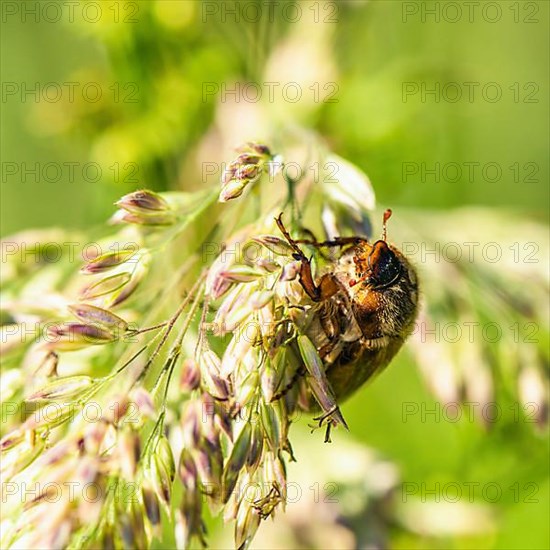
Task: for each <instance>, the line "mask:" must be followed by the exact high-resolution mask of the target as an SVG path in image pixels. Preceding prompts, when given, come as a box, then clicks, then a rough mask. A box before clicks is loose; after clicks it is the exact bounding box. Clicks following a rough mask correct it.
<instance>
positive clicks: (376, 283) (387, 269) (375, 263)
mask: <svg viewBox="0 0 550 550" xmlns="http://www.w3.org/2000/svg"><path fill="white" fill-rule="evenodd" d="M400 276H401V262H400V261H399V259H398V258H397V256H396V255H395V253H394V252H393V251H392V250H391V248H390V247H389V246H388V245H387V243H386V242H385V241H376V242H375V243H374V244H373V245H372V249H371V252H370V254H369V255H368V257H367V272H366V273H365V279H364V281H365V283H367V284H368V285H369V286H371V287H372V288H384V287H388V286H390V285H392V284H394V283H395V282H397V280H398V279H399V277H400Z"/></svg>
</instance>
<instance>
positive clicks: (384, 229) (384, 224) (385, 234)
mask: <svg viewBox="0 0 550 550" xmlns="http://www.w3.org/2000/svg"><path fill="white" fill-rule="evenodd" d="M391 215H392V211H391V208H388V209H387V210H386V211H385V212H384V216H383V217H382V240H383V241H384V242H386V240H387V237H388V231H387V224H388V220H389V219H390V218H391Z"/></svg>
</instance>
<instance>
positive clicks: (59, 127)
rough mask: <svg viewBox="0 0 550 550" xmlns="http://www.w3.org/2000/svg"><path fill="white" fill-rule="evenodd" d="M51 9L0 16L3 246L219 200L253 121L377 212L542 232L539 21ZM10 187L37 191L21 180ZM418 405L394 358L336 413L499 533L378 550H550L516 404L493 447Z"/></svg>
mask: <svg viewBox="0 0 550 550" xmlns="http://www.w3.org/2000/svg"><path fill="white" fill-rule="evenodd" d="M46 4H56V3H51V2H50V3H37V2H31V1H27V2H3V4H2V17H3V21H2V27H3V29H2V39H1V40H2V50H1V51H2V53H1V56H2V57H1V62H2V94H3V97H2V129H1V131H2V140H1V156H2V182H1V189H2V201H1V228H0V229H1V234H2V236H6V235H9V234H11V233H14V232H17V231H20V230H23V229H26V228H30V227H47V226H63V227H68V228H90V227H94V226H98V225H100V224H102V223H103V222H104V220H105V219H106V218H108V217H109V216H110V215H111V213H112V212H113V207H112V203H113V202H114V201H115V200H116V199H117V198H118V197H119V196H121V195H123V194H124V193H127V192H129V191H132V190H135V189H137V188H140V187H148V188H152V189H156V190H166V189H171V190H177V189H197V188H200V187H201V186H205V185H207V184H210V183H212V184H214V183H215V182H216V181H217V178H218V177H219V173H218V174H212V177H210V178H208V179H206V178H204V177H202V176H203V174H202V173H201V162H205V161H213V162H221V161H223V160H224V159H225V160H226V159H227V158H228V157H227V151H229V149H228V148H229V147H230V146H232V145H234V144H235V143H238V138H240V137H241V136H240V134H239V132H240V131H242V132H244V131H245V130H246V131H250V130H251V131H254V132H255V135H250V136H248V137H249V138H251V139H253V138H260V139H261V138H264V137H265V133H266V131H267V127H264V126H262V124H261V121H262V120H264V119H263V118H262V117H261V116H256V115H255V114H254V113H252V114H251V112H252V111H254V109H256V108H257V107H259V106H260V105H261V106H262V107H263V109H264V113H266V114H264V115H262V116H267V117H268V119H269V125H270V128H269V131H270V130H271V125H273V126H276V125H277V124H287V125H288V124H290V125H296V126H304V127H308V128H313V129H315V130H317V131H318V132H319V133H320V134H321V135H322V136H323V138H324V139H325V140H326V142H327V143H328V145H329V146H330V147H331V148H332V150H334V151H335V152H336V153H338V154H339V155H341V156H343V157H345V158H347V159H349V160H351V161H352V162H354V163H355V164H357V165H358V166H360V167H361V168H362V169H363V170H364V171H365V172H366V173H367V174H368V175H369V177H370V178H371V180H372V182H373V185H374V188H375V191H376V194H377V198H378V201H379V202H380V203H382V204H384V205H391V206H392V207H393V208H394V209H399V207H407V208H418V209H423V210H430V209H450V208H454V207H461V206H464V205H481V206H487V207H490V208H504V209H509V210H514V211H516V212H518V213H521V214H523V215H525V216H526V217H528V218H532V219H536V220H538V221H540V222H543V223H548V215H549V210H548V205H549V196H548V177H549V174H548V149H549V133H548V118H549V116H548V115H549V113H548V99H547V98H548V83H549V78H548V71H549V59H548V57H549V50H548V22H549V8H550V5H549V3H548V2H546V1H542V2H504V1H501V2H490V3H487V2H470V3H466V4H470V7H469V8H468V6H466V5H465V4H464V3H462V2H431V1H430V2H401V1H397V0H391V1H374V0H373V1H370V2H367V1H359V0H358V1H350V2H347V1H340V2H300V3H299V7H296V5H289V3H288V2H282V1H281V2H278V3H274V4H272V3H268V2H265V1H262V2H260V1H258V2H241V3H240V5H237V6H235V5H234V3H232V2H225V3H224V2H221V3H219V2H194V1H179V0H167V1H156V0H148V1H146V2H144V1H140V2H103V3H101V4H100V7H99V12H100V16H99V18H97V20H96V14H97V13H98V12H97V8H95V7H94V6H91V7H90V4H94V3H90V2H82V3H81V4H80V5H79V6H78V7H75V8H74V13H73V15H72V16H70V14H69V12H68V8H67V5H66V3H63V2H59V3H58V4H59V6H60V8H59V9H60V10H61V11H60V12H59V13H61V14H62V15H61V17H60V20H59V21H57V20H56V18H57V17H56V15H57V13H58V12H57V11H56V9H55V7H51V6H50V8H48V10H47V11H44V10H43V6H44V5H46ZM487 4H491V5H492V7H487ZM37 5H38V7H37ZM495 6H496V7H495ZM37 9H38V12H37V13H38V15H34V13H35V10H37ZM258 13H261V17H258ZM235 82H237V83H239V82H240V83H246V82H257V83H260V86H261V89H262V91H263V96H264V99H266V96H267V93H268V91H267V88H266V86H265V84H264V83H266V82H277V83H280V86H279V87H278V88H275V90H276V91H275V94H274V101H273V102H271V103H270V102H269V101H267V102H266V101H262V102H259V103H255V102H254V101H245V100H243V99H242V98H240V100H238V101H235V98H234V96H231V94H227V96H226V97H224V96H223V94H222V93H221V91H220V90H222V88H223V86H224V85H227V88H229V89H232V88H234V86H235ZM288 82H297V83H298V84H299V86H300V89H301V91H302V94H303V95H302V99H301V100H299V101H297V102H295V103H293V102H290V101H288V97H286V98H285V97H283V94H282V93H280V92H279V91H277V90H281V89H282V87H283V86H284V84H285V83H288ZM68 83H75V84H74V98H71V97H70V95H69V89H70V85H68ZM89 83H91V86H88V87H87V88H86V84H89ZM315 83H317V84H315ZM208 86H210V88H208ZM25 89H26V90H27V93H26V92H25V91H24V90H25ZM58 89H61V90H62V93H61V97H60V99H59V101H57V100H55V101H54V100H53V99H52V98H55V97H56V94H57V90H58ZM84 89H85V90H86V93H85V94H84V95H83V91H84ZM98 89H99V90H100V97H99V98H98V99H97V101H96V100H95V97H96V92H97V90H98ZM213 89H216V90H218V92H217V93H213V94H206V95H205V91H206V90H213ZM255 89H256V88H254V89H251V91H250V95H249V96H248V97H255V94H254V93H253V92H254V90H255ZM28 90H37V95H35V94H33V93H32V92H28ZM430 90H439V92H437V93H436V94H431V93H429V91H430ZM426 92H427V93H426ZM457 93H459V94H461V97H458V96H457ZM498 93H500V94H501V95H500V97H499V98H497V97H498V96H496V95H495V94H498ZM86 94H89V95H86ZM470 94H472V95H470ZM37 96H38V97H37ZM90 98H94V100H92V99H90ZM328 99H332V101H327V100H328ZM229 158H231V157H229ZM87 163H92V164H90V165H89V166H88V167H87ZM70 166H73V167H74V174H71V173H70ZM98 167H99V171H98V170H97V168H98ZM457 167H458V170H459V171H460V172H461V173H457ZM25 168H26V169H27V170H31V171H34V170H36V168H38V174H37V175H36V176H35V175H34V173H33V172H31V173H27V174H26V175H25V176H24V175H23V171H24V170H25ZM423 170H427V172H426V173H423ZM433 170H435V171H436V173H437V176H436V175H434V173H433V172H430V171H433ZM499 174H500V175H499ZM35 178H36V179H35ZM96 180H97V181H96ZM413 402H414V403H420V404H425V406H426V407H427V408H430V407H432V408H433V407H434V406H436V401H435V400H434V398H433V397H432V396H431V394H430V393H429V391H428V389H427V388H426V386H425V384H424V382H423V381H422V380H421V377H420V374H419V373H418V371H417V370H416V369H415V368H414V365H413V363H412V362H411V361H410V360H408V359H407V357H406V356H405V355H402V356H401V357H400V359H399V360H398V361H397V362H396V364H395V365H394V366H393V367H392V368H390V369H389V370H388V372H387V373H385V374H384V376H382V377H381V378H380V379H379V380H378V381H377V382H376V383H375V384H373V385H372V386H371V387H370V388H369V389H368V390H364V391H362V392H360V393H359V394H357V395H356V396H355V397H354V398H352V399H351V400H350V401H349V402H348V403H347V404H346V405H345V406H344V414H345V415H346V418H347V419H348V423H349V424H350V425H351V426H352V427H353V428H352V433H351V435H350V438H351V439H352V440H355V441H356V442H360V443H361V444H364V445H368V446H372V447H374V448H376V449H378V450H379V451H380V452H381V453H383V455H384V456H386V457H387V458H388V459H389V460H391V461H392V462H393V463H394V464H396V465H397V466H398V468H399V471H400V479H401V480H402V481H403V482H409V483H416V484H418V486H419V487H421V484H423V483H424V484H425V486H426V487H427V488H428V489H430V488H433V486H434V484H436V483H440V484H445V483H448V482H458V483H464V482H475V483H479V484H480V488H482V487H483V486H484V485H485V484H487V483H496V484H498V485H499V487H501V488H502V497H501V498H499V499H498V501H497V502H495V503H491V502H488V501H487V499H484V498H483V495H481V493H480V490H481V489H478V490H477V492H476V496H475V501H474V504H480V505H481V506H483V507H489V509H490V514H491V517H492V522H493V523H492V525H494V526H495V527H494V528H491V529H488V531H487V532H485V533H482V534H478V535H474V534H471V533H470V534H468V529H463V530H462V531H461V529H457V530H456V532H453V530H452V529H450V530H449V531H448V534H443V535H436V534H434V533H433V532H429V531H430V530H429V529H428V530H427V531H426V533H425V534H423V533H422V529H421V528H420V527H418V529H416V530H415V529H414V528H413V527H414V526H411V525H408V526H406V528H405V527H404V526H403V523H401V524H395V525H393V524H391V522H390V527H389V529H390V533H391V536H390V546H391V547H395V548H500V549H509V548H548V547H549V545H550V541H549V533H548V511H549V510H548V501H549V496H550V495H549V491H548V442H547V439H546V438H545V437H543V435H544V434H542V435H541V434H540V433H537V432H536V431H535V430H533V429H532V425H530V424H529V423H528V422H523V421H522V422H514V421H512V420H510V416H511V415H512V413H511V412H510V411H511V410H512V409H510V407H513V403H506V402H504V403H502V404H501V407H502V409H503V410H505V411H506V410H508V414H505V415H504V416H505V418H508V420H509V421H505V420H503V422H501V423H500V422H497V423H496V424H495V425H493V426H492V428H491V429H490V430H488V429H486V428H485V427H483V426H481V425H480V424H478V423H476V422H469V421H467V420H464V419H463V420H461V421H458V422H456V423H454V422H448V421H442V420H441V418H440V419H439V420H438V418H437V417H436V416H435V415H427V416H426V417H425V418H422V416H421V415H420V414H416V415H413V416H411V417H410V418H409V419H408V420H407V421H406V420H405V419H404V418H403V410H404V407H405V406H406V404H408V403H413ZM338 435H340V434H338ZM296 452H297V455H298V456H300V447H299V446H298V448H297V449H296ZM304 452H306V454H307V451H304ZM319 452H322V448H321V450H320V451H319ZM302 456H304V455H302ZM315 457H319V455H318V454H313V455H312V456H311V458H305V460H312V461H313V460H316V458H315ZM290 472H292V470H290ZM516 483H519V491H520V493H519V498H514V495H515V493H514V489H511V487H512V486H513V485H514V484H516ZM529 484H535V485H534V487H536V491H535V494H533V495H531V497H532V498H528V496H529V494H530V490H531V488H532V487H531V486H529ZM526 486H528V487H527V489H526V490H524V487H526ZM420 494H421V493H420V492H419V493H417V495H416V496H417V497H419V496H420ZM401 497H402V495H401V493H400V492H398V494H397V497H396V498H397V500H398V501H402V500H403V499H402V498H401ZM430 498H431V497H428V500H430ZM516 501H517V502H516ZM535 501H536V502H535ZM461 502H464V503H465V504H468V502H467V499H466V498H465V497H464V498H463V499H462V500H461ZM433 519H434V522H435V523H436V524H438V523H439V521H440V520H439V519H438V516H437V515H436V516H434V518H433ZM441 521H443V520H441ZM404 523H405V524H407V522H406V521H405V522H404ZM412 523H414V521H413V522H412ZM451 523H452V522H451ZM443 530H444V529H443ZM474 530H475V529H474ZM435 531H437V529H435V530H434V532H435ZM274 544H275V543H274ZM281 547H284V546H281Z"/></svg>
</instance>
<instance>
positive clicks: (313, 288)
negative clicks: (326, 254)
mask: <svg viewBox="0 0 550 550" xmlns="http://www.w3.org/2000/svg"><path fill="white" fill-rule="evenodd" d="M282 215H283V214H282V213H281V214H279V217H278V218H275V221H276V222H277V227H278V228H279V230H280V231H281V233H282V234H283V236H284V237H285V239H286V240H287V241H288V244H289V245H290V246H291V247H292V250H293V251H294V254H293V257H294V259H295V260H299V261H300V273H299V280H300V284H301V285H302V288H303V289H304V290H305V292H306V294H307V295H308V296H309V297H310V298H311V299H312V300H313V301H314V302H323V301H324V300H327V299H328V298H330V297H331V296H334V294H336V293H337V292H338V290H339V287H338V283H337V281H336V278H335V277H334V276H333V275H331V274H329V273H327V274H325V275H323V276H322V277H321V280H320V281H319V285H316V284H315V281H314V280H313V273H312V272H311V259H310V258H308V257H307V256H306V255H305V254H304V253H303V252H302V250H301V249H300V247H299V246H298V245H297V244H296V241H295V240H294V239H293V238H292V237H291V236H290V233H289V232H288V231H287V229H286V227H285V226H284V224H283V220H282Z"/></svg>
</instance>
